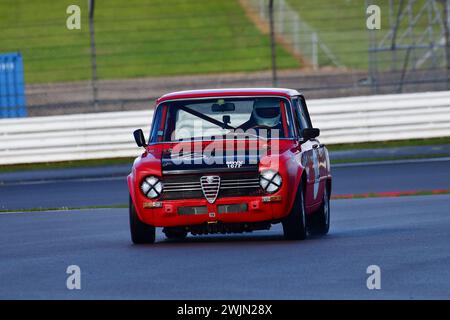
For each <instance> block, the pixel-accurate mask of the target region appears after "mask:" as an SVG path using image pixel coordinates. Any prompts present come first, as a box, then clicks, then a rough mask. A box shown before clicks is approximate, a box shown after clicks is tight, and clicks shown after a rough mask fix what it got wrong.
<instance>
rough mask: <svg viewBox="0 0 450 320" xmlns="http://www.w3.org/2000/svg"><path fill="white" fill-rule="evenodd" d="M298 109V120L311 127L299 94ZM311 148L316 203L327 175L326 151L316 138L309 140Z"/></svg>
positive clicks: (321, 193)
mask: <svg viewBox="0 0 450 320" xmlns="http://www.w3.org/2000/svg"><path fill="white" fill-rule="evenodd" d="M297 107H298V110H299V113H300V120H301V121H302V123H303V125H304V126H305V127H307V128H313V125H312V121H311V117H310V116H309V112H308V107H307V105H306V101H305V98H304V97H302V96H300V97H299V99H298V106H297ZM311 143H312V148H313V161H314V164H313V166H314V171H315V174H314V178H315V179H314V187H313V202H314V203H317V202H320V201H321V200H322V197H323V191H324V189H325V187H326V179H327V177H328V168H327V166H328V160H327V159H328V152H327V149H326V148H325V145H324V144H322V143H320V141H319V139H318V138H314V139H312V140H311Z"/></svg>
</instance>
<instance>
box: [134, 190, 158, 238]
mask: <svg viewBox="0 0 450 320" xmlns="http://www.w3.org/2000/svg"><path fill="white" fill-rule="evenodd" d="M129 208H130V232H131V241H133V243H134V244H144V243H154V242H155V233H156V232H155V227H154V226H151V225H148V224H146V223H143V222H142V221H141V220H140V219H139V217H138V215H137V213H136V208H135V207H134V204H133V201H132V200H131V197H130V205H129Z"/></svg>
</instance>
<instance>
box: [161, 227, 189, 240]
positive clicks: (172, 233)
mask: <svg viewBox="0 0 450 320" xmlns="http://www.w3.org/2000/svg"><path fill="white" fill-rule="evenodd" d="M163 232H164V234H165V235H166V237H167V239H173V240H183V239H185V238H186V236H187V234H188V233H187V231H186V230H184V229H181V228H164V229H163Z"/></svg>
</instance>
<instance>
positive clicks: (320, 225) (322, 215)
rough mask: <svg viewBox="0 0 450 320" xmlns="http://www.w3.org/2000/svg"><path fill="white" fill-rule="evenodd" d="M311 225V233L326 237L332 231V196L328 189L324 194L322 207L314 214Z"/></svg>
mask: <svg viewBox="0 0 450 320" xmlns="http://www.w3.org/2000/svg"><path fill="white" fill-rule="evenodd" d="M309 225H310V229H311V233H313V234H316V235H325V234H327V233H328V230H330V195H329V194H328V188H327V187H325V190H324V192H323V200H322V206H321V207H320V209H319V210H318V211H317V212H314V213H313V214H312V216H311V222H310V223H309Z"/></svg>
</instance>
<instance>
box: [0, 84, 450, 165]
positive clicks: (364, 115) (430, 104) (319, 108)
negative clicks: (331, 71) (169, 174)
mask: <svg viewBox="0 0 450 320" xmlns="http://www.w3.org/2000/svg"><path fill="white" fill-rule="evenodd" d="M307 103H308V108H309V112H310V114H311V118H312V121H313V125H314V126H315V127H318V128H320V130H321V136H320V140H321V142H323V143H328V144H334V143H350V142H367V141H382V140H383V141H384V140H400V139H415V138H419V139H420V138H433V137H443V136H450V91H443V92H432V93H415V94H396V95H378V96H364V97H351V98H334V99H319V100H309V101H307ZM149 108H150V106H149ZM152 115H153V111H124V112H108V113H90V114H76V115H66V116H52V117H36V118H22V119H2V120H0V164H18V163H31V162H47V161H48V162H50V161H65V160H80V159H100V158H116V157H129V156H137V155H138V154H139V153H140V152H141V150H140V149H139V148H138V147H136V144H135V143H134V139H133V135H132V132H133V131H134V130H135V129H137V128H142V129H143V130H144V133H145V134H146V136H148V131H149V129H150V123H151V119H152Z"/></svg>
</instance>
